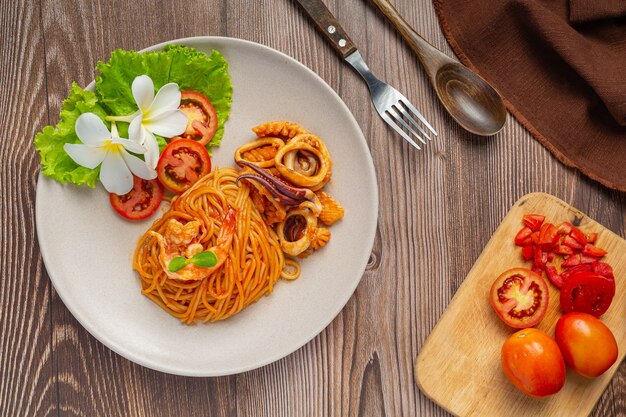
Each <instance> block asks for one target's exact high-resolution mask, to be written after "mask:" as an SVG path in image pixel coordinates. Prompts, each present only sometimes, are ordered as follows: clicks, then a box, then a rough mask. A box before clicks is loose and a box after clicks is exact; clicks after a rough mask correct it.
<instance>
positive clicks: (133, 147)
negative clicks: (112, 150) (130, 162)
mask: <svg viewBox="0 0 626 417" xmlns="http://www.w3.org/2000/svg"><path fill="white" fill-rule="evenodd" d="M111 142H112V143H119V144H120V145H122V146H123V147H124V148H126V150H127V151H130V152H132V153H138V154H140V155H143V154H144V153H146V148H145V147H144V146H141V145H140V144H138V143H137V142H134V141H132V140H129V139H124V138H115V139H113V140H112V141H111Z"/></svg>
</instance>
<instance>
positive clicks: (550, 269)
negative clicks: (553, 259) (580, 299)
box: [546, 265, 563, 288]
mask: <svg viewBox="0 0 626 417" xmlns="http://www.w3.org/2000/svg"><path fill="white" fill-rule="evenodd" d="M546 275H547V276H548V279H550V282H552V284H554V286H555V287H557V288H561V287H562V286H563V278H562V277H561V276H560V275H559V273H558V272H557V270H556V267H554V266H552V265H547V266H546Z"/></svg>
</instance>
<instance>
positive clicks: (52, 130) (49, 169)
mask: <svg viewBox="0 0 626 417" xmlns="http://www.w3.org/2000/svg"><path fill="white" fill-rule="evenodd" d="M88 112H91V113H95V114H97V115H98V116H100V118H101V119H103V120H104V117H105V116H106V114H107V113H106V112H105V111H104V109H103V108H102V106H100V104H98V99H97V97H96V95H95V94H94V93H92V92H91V91H87V90H83V89H82V88H80V87H79V86H78V84H76V83H73V84H72V88H71V91H70V95H69V97H68V98H66V99H65V101H63V105H62V106H61V114H60V116H59V123H58V124H57V125H56V126H46V127H45V128H44V129H43V131H41V132H40V133H38V134H37V135H36V136H35V148H36V149H37V151H38V152H39V156H40V157H41V172H42V173H43V174H44V175H47V176H49V177H50V178H53V179H55V180H57V181H59V182H60V183H62V184H64V183H66V182H71V183H73V184H76V185H83V184H86V185H88V186H90V187H92V188H93V187H95V185H96V181H97V180H98V176H99V174H100V168H99V167H98V168H96V169H89V168H85V167H82V166H80V165H78V164H77V163H76V162H74V161H73V160H72V158H70V156H69V155H68V154H67V153H65V151H64V150H63V145H65V144H66V143H81V141H80V139H78V136H76V132H75V131H74V125H75V124H76V119H78V116H80V115H81V114H83V113H88Z"/></svg>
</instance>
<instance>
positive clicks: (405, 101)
mask: <svg viewBox="0 0 626 417" xmlns="http://www.w3.org/2000/svg"><path fill="white" fill-rule="evenodd" d="M400 101H401V102H402V104H404V105H405V106H406V108H408V109H409V110H411V111H412V112H413V113H414V114H415V115H416V116H417V118H418V119H420V120H421V121H422V123H424V124H425V125H426V127H427V128H428V129H430V131H431V132H433V134H434V135H435V136H437V131H436V130H435V129H433V127H432V126H431V125H430V123H428V120H426V119H425V118H424V116H422V113H420V112H419V111H418V110H417V109H416V108H415V107H414V106H413V105H412V104H411V102H410V101H409V100H406V99H405V100H400ZM429 139H430V138H429Z"/></svg>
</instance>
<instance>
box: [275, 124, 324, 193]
mask: <svg viewBox="0 0 626 417" xmlns="http://www.w3.org/2000/svg"><path fill="white" fill-rule="evenodd" d="M298 153H300V154H303V155H304V157H303V158H301V159H300V165H305V164H304V163H302V161H306V165H307V166H301V167H298V166H297V164H296V161H297V159H298ZM313 160H314V162H313ZM274 163H275V166H276V168H277V169H278V172H280V174H281V175H282V176H283V177H284V178H285V179H286V180H288V181H289V182H291V183H293V184H295V185H298V186H300V187H308V188H310V189H311V190H313V191H316V190H318V189H320V188H322V187H323V186H324V185H325V184H326V183H327V182H328V180H329V179H330V175H331V161H330V155H329V154H328V149H326V145H324V142H322V140H321V139H320V138H318V137H317V136H315V135H312V134H308V133H305V134H301V135H297V136H295V137H294V138H293V139H292V140H290V141H289V142H288V143H287V144H286V145H285V146H283V147H282V148H280V149H279V150H278V152H277V153H276V156H275V157H274ZM312 165H315V168H316V170H315V173H313V175H307V174H311V173H312V172H311V169H310V168H311V166H312Z"/></svg>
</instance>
